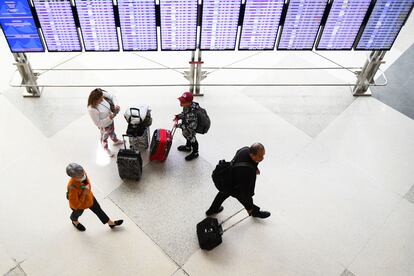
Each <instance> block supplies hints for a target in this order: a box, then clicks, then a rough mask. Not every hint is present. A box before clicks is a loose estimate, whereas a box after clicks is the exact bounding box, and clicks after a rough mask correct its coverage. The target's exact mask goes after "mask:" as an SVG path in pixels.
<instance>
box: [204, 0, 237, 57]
mask: <svg viewBox="0 0 414 276" xmlns="http://www.w3.org/2000/svg"><path fill="white" fill-rule="evenodd" d="M240 7H241V0H203V18H202V21H201V22H202V24H201V40H200V49H201V50H234V49H235V48H236V38H237V29H238V23H239V15H240Z"/></svg>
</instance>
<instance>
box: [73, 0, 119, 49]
mask: <svg viewBox="0 0 414 276" xmlns="http://www.w3.org/2000/svg"><path fill="white" fill-rule="evenodd" d="M75 3H76V10H77V11H78V16H79V22H80V27H81V31H82V37H83V44H84V46H85V50H86V51H119V45H118V35H117V32H116V25H115V17H114V7H113V5H112V0H75Z"/></svg>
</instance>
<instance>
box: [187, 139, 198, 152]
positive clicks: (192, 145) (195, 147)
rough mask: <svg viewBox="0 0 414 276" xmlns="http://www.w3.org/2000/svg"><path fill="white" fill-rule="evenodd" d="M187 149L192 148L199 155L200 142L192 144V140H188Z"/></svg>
mask: <svg viewBox="0 0 414 276" xmlns="http://www.w3.org/2000/svg"><path fill="white" fill-rule="evenodd" d="M194 139H195V138H194ZM185 146H186V147H191V148H192V149H193V152H194V153H198V141H197V140H195V142H193V143H191V140H189V139H187V143H186V144H185Z"/></svg>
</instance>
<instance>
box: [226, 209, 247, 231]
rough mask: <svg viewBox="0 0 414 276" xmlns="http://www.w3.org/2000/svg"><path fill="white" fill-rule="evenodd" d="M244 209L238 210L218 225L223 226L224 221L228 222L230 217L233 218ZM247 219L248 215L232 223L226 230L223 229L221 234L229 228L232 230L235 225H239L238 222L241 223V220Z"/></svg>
mask: <svg viewBox="0 0 414 276" xmlns="http://www.w3.org/2000/svg"><path fill="white" fill-rule="evenodd" d="M243 210H244V208H242V209H240V210H239V211H237V212H236V213H234V214H233V215H231V216H229V217H228V218H226V219H225V220H223V221H222V222H221V223H220V225H223V223H225V222H226V221H228V220H229V219H231V218H232V217H234V216H235V215H237V214H238V213H240V212H241V211H243ZM248 217H250V215H247V216H245V217H244V218H242V219H240V220H238V221H236V222H235V223H233V224H232V225H230V226H229V227H227V228H226V229H223V232H222V233H224V232H226V231H227V230H229V229H230V228H233V227H234V226H236V225H237V224H239V223H240V222H242V221H243V220H245V219H247V218H248Z"/></svg>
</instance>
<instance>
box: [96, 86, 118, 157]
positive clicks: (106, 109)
mask: <svg viewBox="0 0 414 276" xmlns="http://www.w3.org/2000/svg"><path fill="white" fill-rule="evenodd" d="M119 110H120V107H119V105H118V103H117V101H116V98H115V97H114V96H113V95H111V94H109V93H108V92H106V91H105V90H102V89H100V88H96V89H94V90H93V91H92V92H91V94H90V95H89V98H88V112H89V115H90V116H91V118H92V121H93V122H94V123H95V125H96V126H97V127H98V128H99V130H100V131H101V143H102V146H103V148H104V149H105V151H106V152H107V153H108V155H109V156H110V157H112V156H114V154H113V153H112V151H111V150H110V149H109V147H108V138H111V140H112V141H113V142H114V145H122V144H123V141H122V140H119V139H118V138H117V137H116V134H115V126H114V117H115V116H116V114H117V113H118V112H119Z"/></svg>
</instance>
